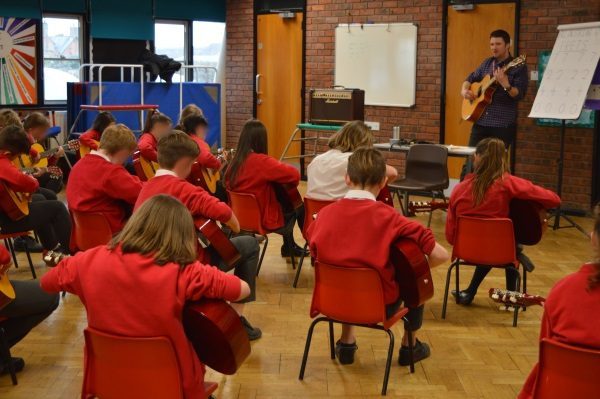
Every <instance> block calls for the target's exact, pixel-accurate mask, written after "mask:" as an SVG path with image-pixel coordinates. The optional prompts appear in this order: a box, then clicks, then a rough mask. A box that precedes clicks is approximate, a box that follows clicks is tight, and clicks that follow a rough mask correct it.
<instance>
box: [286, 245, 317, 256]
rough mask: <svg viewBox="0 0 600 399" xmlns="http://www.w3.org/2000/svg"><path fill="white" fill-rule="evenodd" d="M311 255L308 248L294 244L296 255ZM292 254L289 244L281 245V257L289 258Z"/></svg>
mask: <svg viewBox="0 0 600 399" xmlns="http://www.w3.org/2000/svg"><path fill="white" fill-rule="evenodd" d="M302 255H304V256H309V255H310V252H309V251H308V249H307V250H304V248H302V247H300V246H298V245H296V244H294V257H296V258H299V257H300V256H302ZM290 256H291V255H290V249H289V248H288V246H287V245H282V246H281V257H282V258H289V257H290Z"/></svg>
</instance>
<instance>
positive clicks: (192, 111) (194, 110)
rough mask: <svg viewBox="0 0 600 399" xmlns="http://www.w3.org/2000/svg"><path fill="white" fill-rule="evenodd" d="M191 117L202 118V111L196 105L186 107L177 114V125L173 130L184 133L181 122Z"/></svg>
mask: <svg viewBox="0 0 600 399" xmlns="http://www.w3.org/2000/svg"><path fill="white" fill-rule="evenodd" d="M192 115H199V116H204V112H202V109H201V108H200V107H198V106H197V105H196V104H188V105H186V106H185V107H183V109H182V110H181V112H180V113H179V120H178V121H177V125H175V127H174V129H175V130H181V131H184V128H183V120H184V119H185V118H187V117H188V116H192Z"/></svg>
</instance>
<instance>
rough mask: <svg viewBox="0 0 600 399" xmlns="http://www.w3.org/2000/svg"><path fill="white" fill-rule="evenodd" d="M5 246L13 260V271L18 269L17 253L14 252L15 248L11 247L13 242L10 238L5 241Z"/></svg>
mask: <svg viewBox="0 0 600 399" xmlns="http://www.w3.org/2000/svg"><path fill="white" fill-rule="evenodd" d="M5 242H6V244H7V246H8V250H9V251H10V254H11V255H12V258H13V264H14V265H15V269H18V268H19V262H18V261H17V253H16V252H15V247H14V245H13V241H12V238H7V239H6V240H5Z"/></svg>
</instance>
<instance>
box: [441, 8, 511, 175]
mask: <svg viewBox="0 0 600 399" xmlns="http://www.w3.org/2000/svg"><path fill="white" fill-rule="evenodd" d="M451 3H453V1H452V0H443V5H442V67H441V69H442V70H441V90H440V143H444V142H445V140H446V63H447V61H446V60H447V55H448V54H447V53H448V51H447V50H448V43H447V41H448V7H449V6H450V5H451ZM473 3H474V4H475V7H477V6H478V5H481V4H503V3H514V4H515V32H514V35H513V37H512V39H513V43H514V48H512V49H511V50H512V53H513V56H517V55H519V29H520V24H519V18H520V15H521V0H473ZM467 12H468V11H467ZM516 124H517V131H518V128H519V119H518V118H517V121H516ZM510 147H511V150H510V153H511V154H510V163H511V165H510V169H511V171H512V172H513V173H514V171H515V161H516V160H515V154H516V150H517V137H516V136H515V140H514V141H513V143H512V145H511V146H510Z"/></svg>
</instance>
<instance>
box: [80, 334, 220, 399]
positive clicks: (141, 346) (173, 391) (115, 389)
mask: <svg viewBox="0 0 600 399" xmlns="http://www.w3.org/2000/svg"><path fill="white" fill-rule="evenodd" d="M84 335H85V370H84V378H83V390H82V393H81V398H82V399H89V398H95V397H98V398H102V399H120V398H128V399H136V398H139V399H145V398H173V399H177V398H181V399H183V397H184V396H183V386H182V381H181V370H180V367H179V362H178V360H177V355H176V353H175V349H174V348H173V344H172V343H171V341H170V340H169V339H168V338H167V337H152V338H131V337H119V336H115V335H111V334H106V333H103V332H100V331H98V330H94V329H92V328H90V327H88V328H86V329H85V331H84ZM217 386H218V385H217V384H216V383H214V382H208V383H205V384H204V390H205V395H206V396H208V395H210V394H211V393H213V392H214V391H215V390H216V389H217Z"/></svg>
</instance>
